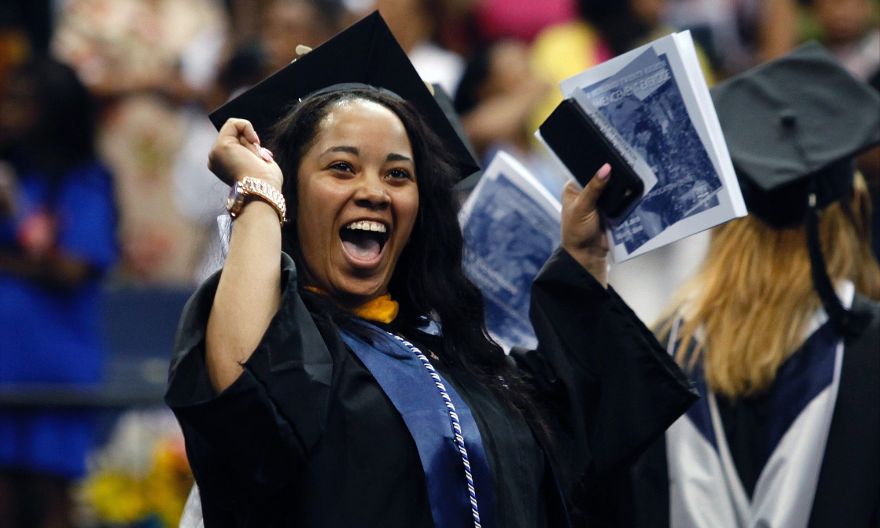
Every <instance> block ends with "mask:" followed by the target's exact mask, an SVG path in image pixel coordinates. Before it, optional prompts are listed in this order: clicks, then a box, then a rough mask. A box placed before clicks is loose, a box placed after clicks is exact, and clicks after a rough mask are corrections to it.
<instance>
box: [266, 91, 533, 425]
mask: <svg viewBox="0 0 880 528" xmlns="http://www.w3.org/2000/svg"><path fill="white" fill-rule="evenodd" d="M351 100H367V101H372V102H375V103H377V104H380V105H382V106H384V107H386V108H388V109H389V110H391V111H392V112H394V114H395V115H396V116H397V117H398V118H399V119H400V120H401V122H402V123H403V125H404V127H405V128H406V131H407V135H408V136H409V140H410V144H411V146H412V150H413V156H414V162H415V167H416V173H417V175H418V177H417V178H416V184H417V186H418V191H419V197H420V199H419V209H418V215H417V217H416V222H415V225H414V227H413V230H412V234H411V235H410V238H409V243H408V244H407V245H406V247H405V248H404V250H403V252H402V253H401V255H400V259H399V260H398V262H397V266H396V268H395V270H394V273H393V275H392V278H391V281H390V284H389V293H390V294H391V296H392V297H393V298H394V299H395V300H396V301H397V302H398V303H400V313H399V315H398V317H397V319H396V320H395V321H394V323H393V325H392V326H393V329H394V331H396V332H399V333H400V334H402V335H404V336H406V337H407V338H409V339H413V340H415V341H416V342H419V341H421V342H424V340H425V339H426V337H428V336H426V335H425V334H424V333H423V332H421V331H420V330H419V329H420V328H421V327H423V326H424V324H425V322H426V320H433V321H436V322H437V323H439V325H440V327H441V328H442V334H443V339H442V340H438V341H437V343H436V344H437V345H438V346H439V347H440V350H436V351H435V352H436V353H438V354H439V355H440V356H441V359H442V361H443V362H444V363H445V364H448V365H450V366H456V367H461V368H463V369H465V370H466V371H468V372H470V373H471V374H472V375H474V376H475V377H476V378H477V379H479V380H480V381H481V382H483V383H484V384H485V385H487V386H488V387H489V388H490V389H491V390H492V391H493V392H495V393H496V395H498V396H500V398H501V399H502V401H505V402H507V403H509V404H512V405H513V406H514V407H515V408H518V409H520V410H521V411H523V412H524V413H525V414H526V417H527V418H529V419H534V420H535V421H534V422H533V423H537V424H541V423H542V422H541V420H540V418H539V414H538V413H537V412H536V411H535V407H534V404H533V403H532V400H533V392H534V391H533V390H532V388H531V385H530V384H529V383H527V382H526V381H525V380H524V379H522V378H521V376H520V375H519V374H517V372H516V371H515V370H514V369H513V368H512V367H511V364H510V363H509V362H508V360H507V358H506V356H505V354H504V351H503V350H502V349H501V347H500V346H498V344H497V343H495V342H494V341H493V340H492V338H491V337H489V334H488V332H487V331H486V324H485V316H484V311H483V309H484V302H483V296H482V294H481V293H480V290H479V289H478V288H477V287H476V286H475V285H474V284H473V283H472V282H471V281H470V280H469V279H468V278H467V277H466V276H465V273H464V270H463V269H462V252H463V239H462V234H461V227H460V226H459V223H458V216H457V209H458V205H457V202H456V200H455V197H454V194H453V190H452V188H453V185H454V184H455V182H456V181H457V180H458V178H457V176H458V174H457V172H456V169H455V168H454V165H453V163H452V161H451V159H450V158H449V156H448V154H447V153H446V150H445V149H444V148H443V146H442V143H441V141H440V139H439V138H438V137H437V135H436V134H435V133H434V132H433V131H431V130H430V129H429V128H428V127H427V126H426V124H425V122H424V121H423V119H422V118H421V116H420V115H419V113H418V112H417V111H416V110H415V109H414V108H413V107H412V105H411V104H410V103H408V102H406V101H405V100H403V99H401V98H400V97H398V96H396V95H395V94H393V93H391V92H388V91H386V90H382V89H378V88H373V87H371V86H366V85H365V86H363V87H356V88H347V89H344V90H334V91H329V92H324V93H318V94H315V95H312V96H310V97H308V98H305V99H303V100H302V101H301V102H300V103H298V104H297V105H296V106H295V107H294V108H293V109H291V110H290V111H289V112H288V113H287V114H286V115H285V116H284V117H283V118H282V119H281V120H279V121H278V123H277V124H276V125H275V127H274V129H273V133H272V138H271V140H270V142H269V143H270V145H271V148H272V151H273V152H274V153H275V161H276V162H277V163H278V165H279V166H280V167H281V170H282V172H283V173H284V175H285V180H284V188H283V192H284V196H285V198H286V200H287V203H288V207H289V212H288V217H289V218H291V219H296V213H297V181H296V176H297V174H298V169H299V165H300V160H301V159H302V157H303V156H304V155H305V153H306V152H307V151H308V149H309V148H310V147H311V145H312V143H313V142H314V140H315V138H316V136H317V134H318V131H319V127H320V124H321V121H322V120H323V118H324V117H325V116H326V115H327V114H328V113H329V112H330V111H331V110H332V109H333V107H334V106H335V105H336V104H338V103H340V102H343V101H351ZM282 249H283V250H284V251H285V252H287V253H288V254H289V255H291V256H292V257H293V259H294V261H295V262H296V264H297V267H298V268H299V269H305V268H304V260H303V258H302V253H301V250H300V246H299V242H298V239H297V225H296V223H295V222H291V223H289V224H287V225H285V227H284V229H283V230H282ZM300 277H302V274H300ZM302 286H303V284H300V291H301V293H302V295H303V297H304V298H305V299H306V301H307V302H309V304H310V305H312V306H316V305H323V308H322V309H323V311H324V312H325V313H326V314H329V316H330V317H331V318H332V319H333V320H334V323H336V324H338V325H341V326H345V323H346V321H345V319H346V318H351V317H352V316H350V315H349V314H347V312H344V311H343V310H340V309H338V308H334V307H333V306H332V305H330V306H328V304H330V303H327V302H326V300H322V299H320V298H318V297H319V296H317V295H315V294H313V293H311V292H309V291H308V290H303V288H302Z"/></svg>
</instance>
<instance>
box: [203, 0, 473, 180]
mask: <svg viewBox="0 0 880 528" xmlns="http://www.w3.org/2000/svg"><path fill="white" fill-rule="evenodd" d="M346 83H361V84H369V85H372V86H375V87H378V88H384V89H386V90H389V91H391V92H394V93H395V94H397V95H398V96H400V97H401V98H403V99H406V100H407V101H409V102H410V103H412V104H413V105H414V106H415V107H416V109H417V110H418V111H419V113H420V114H421V115H422V117H423V118H424V119H425V121H426V122H427V124H428V126H429V127H430V128H431V129H432V130H433V131H434V132H435V133H436V134H437V135H438V136H440V139H441V140H442V141H443V143H444V146H445V147H446V148H447V149H448V151H449V153H450V154H451V155H452V156H453V158H454V160H455V162H456V165H457V166H458V168H459V172H460V174H461V177H465V176H468V175H470V174H472V173H473V172H476V171H478V170H479V168H480V167H479V165H478V164H477V162H476V161H475V160H474V157H473V156H472V155H471V153H470V152H469V151H468V149H467V147H466V146H465V144H464V143H463V142H462V140H461V138H460V137H459V135H458V134H457V133H456V131H455V129H454V128H453V127H452V125H451V124H450V123H449V120H448V119H447V118H446V116H445V114H444V113H443V110H442V109H441V108H440V106H439V105H438V104H437V102H436V101H435V100H434V97H433V96H432V94H431V92H430V90H428V88H427V86H426V85H425V83H424V82H423V81H422V79H421V78H420V77H419V74H418V73H416V70H415V68H413V65H412V63H411V62H410V61H409V59H408V58H407V56H406V53H404V51H403V49H402V48H401V47H400V45H399V44H398V43H397V41H396V40H395V39H394V36H393V35H392V34H391V31H390V30H389V29H388V26H387V25H386V24H385V21H384V20H383V19H382V17H381V16H380V15H379V12H378V11H376V12H374V13H373V14H371V15H368V16H367V17H365V18H363V19H362V20H360V21H359V22H357V23H355V24H353V25H352V26H351V27H349V28H348V29H346V30H345V31H342V32H341V33H339V34H337V35H336V36H335V37H333V38H332V39H330V40H328V41H327V42H325V43H324V44H322V45H321V46H319V47H317V48H315V49H314V50H312V51H311V52H309V53H307V54H306V55H304V56H302V57H300V58H299V59H297V60H296V61H295V62H292V63H291V64H289V65H287V66H285V67H284V68H282V69H281V70H279V71H277V72H276V73H274V74H272V75H271V76H270V77H267V78H266V79H264V80H263V81H262V82H260V83H259V84H257V85H256V86H254V87H253V88H251V89H250V90H248V91H246V92H244V93H243V94H241V95H240V96H238V97H236V98H235V99H233V100H231V101H229V102H228V103H226V104H225V105H223V106H222V107H220V108H218V109H217V110H215V111H214V112H212V113H211V116H210V117H211V121H212V122H213V123H214V126H216V127H217V128H220V127H221V126H222V125H223V123H224V122H225V121H226V120H227V119H228V118H230V117H239V118H244V119H247V120H249V121H250V122H251V123H253V125H254V128H255V129H256V130H257V133H258V134H259V135H261V136H264V137H268V135H269V133H268V131H269V129H270V128H271V127H272V125H273V124H275V122H276V121H278V120H279V119H280V118H281V117H282V116H284V115H285V114H286V113H287V112H288V111H289V110H290V109H291V107H292V106H293V105H295V104H296V102H297V101H298V100H300V99H302V98H305V97H306V96H307V95H309V94H311V93H313V92H316V91H318V90H321V89H324V88H328V87H330V86H334V85H341V84H346Z"/></svg>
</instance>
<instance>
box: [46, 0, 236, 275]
mask: <svg viewBox="0 0 880 528" xmlns="http://www.w3.org/2000/svg"><path fill="white" fill-rule="evenodd" d="M226 15H227V12H226V9H225V6H224V4H223V2H221V1H220V0H154V1H149V2H146V1H142V0H67V1H66V2H64V3H63V4H62V5H61V6H60V7H59V10H58V22H57V28H56V30H55V33H54V37H53V41H52V47H51V48H52V51H53V53H54V54H55V56H56V57H58V58H59V60H61V61H63V62H65V63H67V64H70V65H71V66H72V67H73V68H74V69H75V70H76V71H77V73H78V74H79V76H80V78H81V79H82V80H83V82H85V84H86V86H87V87H88V88H89V90H90V91H91V92H92V93H93V94H95V95H96V96H97V97H98V100H99V101H100V110H101V111H100V122H99V126H98V130H99V134H98V150H99V152H100V153H101V155H102V159H104V160H105V161H106V162H107V164H108V166H109V167H110V168H111V169H112V172H113V175H114V178H115V183H116V192H117V198H118V202H119V213H120V228H119V232H120V242H121V249H122V253H121V255H122V261H121V263H120V266H119V267H118V268H117V269H118V271H119V273H118V274H117V276H118V277H119V279H120V280H122V281H127V282H138V283H147V284H154V285H164V286H175V285H181V284H188V283H189V282H190V280H191V277H192V273H193V269H194V268H195V267H196V266H197V264H198V263H199V259H200V258H201V244H200V241H201V237H202V234H203V228H202V226H200V225H198V224H195V223H193V222H191V221H190V220H189V219H188V218H187V217H186V216H184V215H182V214H180V213H179V212H178V211H177V210H176V209H175V207H174V206H173V202H174V199H175V198H174V195H173V193H174V187H173V184H174V182H173V178H172V166H173V163H174V162H175V159H176V157H177V153H178V152H179V151H180V149H181V146H182V145H183V144H184V143H185V140H184V138H185V135H186V134H187V126H188V125H189V123H190V122H189V121H188V117H189V115H188V114H187V110H188V109H189V108H191V107H192V106H193V105H196V106H197V105H199V104H201V99H202V98H203V97H204V94H205V92H206V91H209V90H210V89H211V86H212V84H213V83H214V81H215V77H216V72H217V69H218V67H219V65H220V64H221V63H222V60H223V51H224V46H225V45H226V42H227V41H228V40H229V38H230V36H229V34H228V28H229V25H230V21H229V20H228V19H227V18H226ZM199 117H201V118H204V116H199Z"/></svg>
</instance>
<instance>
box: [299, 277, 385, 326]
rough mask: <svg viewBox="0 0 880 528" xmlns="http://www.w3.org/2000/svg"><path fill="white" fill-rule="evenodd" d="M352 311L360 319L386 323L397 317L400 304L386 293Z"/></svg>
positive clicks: (310, 287)
mask: <svg viewBox="0 0 880 528" xmlns="http://www.w3.org/2000/svg"><path fill="white" fill-rule="evenodd" d="M305 289H307V290H309V291H310V292H314V293H318V294H321V295H326V294H327V292H325V291H324V290H322V289H320V288H318V287H316V286H306V287H305ZM353 311H354V313H355V315H357V316H358V317H360V318H361V319H366V320H367V321H373V322H376V323H383V324H388V323H390V322H391V321H394V318H396V317H397V313H398V311H400V304H398V302H397V301H395V300H393V299H392V298H391V294H388V293H386V294H385V295H380V296H379V297H376V298H375V299H370V300H369V301H367V302H365V303H364V304H362V305H360V306H358V307H357V308H355V309H354V310H353Z"/></svg>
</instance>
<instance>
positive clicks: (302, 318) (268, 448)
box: [165, 255, 333, 526]
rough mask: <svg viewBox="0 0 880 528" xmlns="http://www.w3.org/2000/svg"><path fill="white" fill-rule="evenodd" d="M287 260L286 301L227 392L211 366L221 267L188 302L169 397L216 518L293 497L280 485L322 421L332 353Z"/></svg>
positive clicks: (227, 519)
mask: <svg viewBox="0 0 880 528" xmlns="http://www.w3.org/2000/svg"><path fill="white" fill-rule="evenodd" d="M281 265H282V276H281V282H282V285H283V288H282V300H281V307H280V308H279V310H278V313H277V314H276V315H275V316H274V318H273V320H272V322H271V323H270V325H269V327H268V329H267V330H266V333H265V334H264V336H263V338H262V340H261V342H260V344H259V345H258V346H257V348H256V350H255V351H254V353H253V354H252V355H251V357H250V358H249V359H248V361H247V362H245V363H244V365H243V366H244V371H243V372H242V374H241V376H239V378H238V379H237V380H236V381H235V382H234V383H233V384H232V385H230V386H229V387H228V388H226V389H225V390H224V391H223V392H221V393H219V394H217V393H216V392H215V391H214V389H213V386H212V385H211V383H210V380H209V378H208V373H207V369H206V365H205V330H206V327H207V321H208V315H209V314H210V310H211V305H212V303H213V299H214V293H215V292H216V289H217V284H218V282H219V272H218V273H217V274H215V275H214V276H212V277H211V278H210V279H208V280H207V281H206V282H205V283H204V284H203V285H202V286H201V287H200V288H199V289H198V290H197V291H196V292H195V293H194V294H193V296H192V297H191V298H190V300H189V301H188V302H187V304H186V306H185V307H184V311H183V315H182V317H181V321H180V325H179V328H178V332H177V338H176V342H175V350H174V359H173V361H172V365H171V372H170V377H169V384H168V390H167V392H166V394H165V401H166V403H167V404H168V405H169V406H170V407H171V409H172V411H174V413H175V415H176V417H177V419H178V421H179V422H180V425H181V429H182V430H183V434H184V437H185V439H186V449H187V457H188V458H189V461H190V465H191V467H192V470H193V475H194V476H195V479H196V482H197V483H198V485H199V491H200V495H201V499H202V504H203V508H204V511H205V520H206V522H208V523H210V522H212V521H213V520H212V519H208V516H209V515H211V514H214V515H216V516H217V517H218V518H217V519H216V524H217V525H218V526H226V525H231V526H232V525H239V524H245V523H247V522H253V519H247V520H246V519H234V518H233V517H232V516H233V515H236V514H240V512H243V511H259V508H254V505H256V504H260V503H261V502H265V503H266V504H267V505H270V504H272V501H275V500H287V499H285V498H283V497H280V496H279V494H280V493H282V492H286V493H290V485H291V484H292V482H293V481H294V479H295V478H296V475H297V474H298V473H300V472H301V467H302V464H303V461H304V459H305V456H306V454H307V453H308V452H309V450H310V449H311V448H312V447H314V445H315V443H316V442H317V440H318V438H319V437H320V435H321V432H322V431H323V427H324V423H325V416H326V409H327V398H328V394H329V387H330V381H331V375H332V366H333V361H332V357H331V355H330V352H329V350H328V348H327V345H326V344H325V342H324V340H323V337H322V335H321V334H320V333H319V331H318V329H317V328H316V326H315V323H314V320H313V319H312V316H311V315H310V313H309V312H308V310H307V309H306V307H305V305H304V304H303V302H302V299H301V298H300V297H299V295H298V294H297V289H296V271H295V267H294V265H293V262H292V260H291V259H290V257H288V256H287V255H282V264H281ZM285 490H286V491H285ZM238 503H244V504H246V505H247V507H236V504H238ZM224 514H225V515H224ZM221 517H223V518H221ZM228 523H232V524H228ZM236 523H238V524H236Z"/></svg>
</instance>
